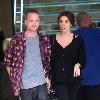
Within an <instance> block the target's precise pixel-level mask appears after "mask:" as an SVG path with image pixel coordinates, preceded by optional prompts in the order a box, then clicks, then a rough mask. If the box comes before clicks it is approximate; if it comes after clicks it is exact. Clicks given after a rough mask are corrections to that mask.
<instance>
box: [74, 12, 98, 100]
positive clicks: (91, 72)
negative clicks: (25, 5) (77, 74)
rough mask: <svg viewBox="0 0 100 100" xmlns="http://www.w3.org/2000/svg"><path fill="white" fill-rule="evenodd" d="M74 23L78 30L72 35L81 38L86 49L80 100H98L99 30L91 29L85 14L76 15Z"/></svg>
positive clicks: (88, 18)
mask: <svg viewBox="0 0 100 100" xmlns="http://www.w3.org/2000/svg"><path fill="white" fill-rule="evenodd" d="M76 21H77V23H78V25H79V29H77V30H76V31H74V33H76V34H79V35H81V36H82V38H83V40H84V44H85V48H86V65H85V69H83V71H82V74H83V78H84V80H83V81H82V88H81V94H82V99H81V100H100V29H97V28H92V27H91V16H90V15H89V14H87V13H85V12H82V13H79V14H77V16H76Z"/></svg>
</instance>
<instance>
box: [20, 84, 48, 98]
mask: <svg viewBox="0 0 100 100" xmlns="http://www.w3.org/2000/svg"><path fill="white" fill-rule="evenodd" d="M21 100H48V93H47V88H46V84H43V85H40V86H37V87H34V88H30V89H21Z"/></svg>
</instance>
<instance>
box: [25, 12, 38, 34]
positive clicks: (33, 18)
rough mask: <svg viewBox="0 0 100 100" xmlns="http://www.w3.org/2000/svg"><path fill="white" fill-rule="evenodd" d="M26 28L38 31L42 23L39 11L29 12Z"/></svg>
mask: <svg viewBox="0 0 100 100" xmlns="http://www.w3.org/2000/svg"><path fill="white" fill-rule="evenodd" d="M25 24H26V29H27V31H30V32H37V30H38V28H39V25H40V17H39V14H37V13H28V15H27V17H26V20H25Z"/></svg>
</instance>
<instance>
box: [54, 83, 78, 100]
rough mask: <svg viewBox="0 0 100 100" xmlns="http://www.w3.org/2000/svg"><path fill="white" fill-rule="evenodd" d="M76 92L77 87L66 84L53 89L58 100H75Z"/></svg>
mask: <svg viewBox="0 0 100 100" xmlns="http://www.w3.org/2000/svg"><path fill="white" fill-rule="evenodd" d="M78 90H79V87H78V86H72V85H66V84H59V85H56V87H55V92H56V95H57V98H58V100H77V93H78Z"/></svg>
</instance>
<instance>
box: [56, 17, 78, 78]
mask: <svg viewBox="0 0 100 100" xmlns="http://www.w3.org/2000/svg"><path fill="white" fill-rule="evenodd" d="M59 26H60V30H61V32H59V33H57V34H56V40H57V42H58V43H59V44H60V45H61V46H62V47H63V48H65V47H66V46H68V45H69V44H70V43H71V42H72V40H73V33H71V31H70V29H71V27H72V25H71V23H70V21H69V19H68V18H67V17H66V16H62V17H61V18H60V19H59ZM76 38H77V36H76ZM73 76H74V77H78V76H80V64H79V63H76V64H75V66H74V73H73Z"/></svg>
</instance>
